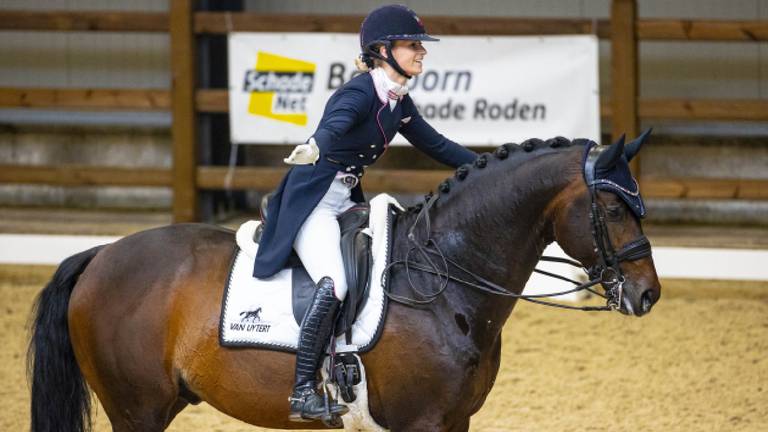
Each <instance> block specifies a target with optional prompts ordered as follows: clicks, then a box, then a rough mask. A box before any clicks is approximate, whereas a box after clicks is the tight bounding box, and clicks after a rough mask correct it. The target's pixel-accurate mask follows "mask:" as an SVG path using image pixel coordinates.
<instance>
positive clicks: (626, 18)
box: [611, 0, 640, 181]
mask: <svg viewBox="0 0 768 432" xmlns="http://www.w3.org/2000/svg"><path fill="white" fill-rule="evenodd" d="M637 63H638V55H637V2H636V0H613V2H612V4H611V110H612V116H611V137H612V139H613V140H616V139H618V138H619V137H620V136H621V134H627V138H628V139H632V138H634V137H635V136H637V133H638V125H639V121H638V116H637V112H638V66H637ZM631 168H632V172H633V173H634V174H635V177H637V178H638V181H639V180H640V164H639V157H635V158H634V159H633V160H632V166H631Z"/></svg>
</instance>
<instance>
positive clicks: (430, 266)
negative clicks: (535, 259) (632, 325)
mask: <svg viewBox="0 0 768 432" xmlns="http://www.w3.org/2000/svg"><path fill="white" fill-rule="evenodd" d="M437 199H438V195H430V196H429V198H428V199H427V200H426V203H425V205H424V206H423V207H422V209H421V211H420V212H419V214H418V216H416V220H415V221H414V223H413V225H411V227H410V229H409V230H408V240H409V241H410V242H411V243H413V244H414V246H413V247H411V248H410V249H409V250H408V252H407V253H406V256H405V259H402V260H395V261H392V262H391V263H389V264H388V265H387V267H386V268H385V269H384V272H383V273H382V281H383V279H384V277H385V275H386V274H388V272H389V270H390V269H391V268H392V267H394V266H396V265H403V266H405V272H406V277H407V279H408V284H409V285H410V287H411V289H412V290H413V291H415V292H416V293H417V294H418V295H419V297H421V299H413V298H408V297H405V296H400V295H397V294H393V293H392V292H390V291H387V290H385V291H384V293H385V294H386V295H387V297H388V298H389V299H390V300H392V301H394V302H397V303H401V304H404V305H407V306H412V307H420V306H426V305H428V304H430V303H432V302H434V301H435V300H436V299H437V298H438V297H439V296H440V295H441V294H442V293H443V292H444V291H445V289H446V288H447V287H448V283H449V282H450V281H454V282H458V283H460V284H462V285H465V286H468V287H470V288H474V289H477V290H479V291H482V292H485V293H488V294H493V295H498V296H502V297H511V298H517V299H521V300H525V301H529V302H531V303H537V304H542V305H545V306H552V307H558V308H563V309H574V310H582V311H608V310H612V309H611V308H610V307H609V306H569V305H563V304H559V303H552V302H548V301H544V300H540V299H541V298H544V297H557V296H561V295H565V294H570V293H574V292H578V291H583V290H587V291H589V292H591V293H593V294H596V295H598V296H600V297H605V296H604V295H603V294H600V293H599V292H597V291H595V290H593V289H591V288H592V287H593V286H595V285H597V284H598V283H600V282H601V279H600V278H595V279H592V280H589V281H587V282H584V283H579V282H577V281H574V280H572V279H569V278H567V277H564V276H560V275H557V274H553V273H550V272H546V271H544V270H539V269H534V271H535V272H537V273H540V274H543V275H545V276H549V277H552V278H556V279H560V280H563V281H566V282H570V283H572V284H574V285H576V287H574V288H572V289H569V290H565V291H559V292H553V293H548V294H518V293H516V292H513V291H510V290H509V289H507V288H505V287H503V286H501V285H498V284H495V283H493V282H491V281H489V280H487V279H485V278H483V277H482V276H480V275H478V274H476V273H473V272H472V271H470V270H468V269H466V268H464V267H463V266H462V265H461V264H459V263H457V262H456V261H454V260H452V259H450V258H448V257H446V256H445V254H444V253H443V252H442V251H441V250H440V248H439V247H438V245H437V244H436V243H435V242H434V240H432V238H429V237H428V238H427V240H426V241H425V242H423V243H421V242H419V241H418V240H417V239H416V235H415V233H414V231H415V229H416V226H417V225H418V223H419V221H420V220H421V219H424V224H425V226H426V231H427V235H429V233H430V232H431V222H430V218H429V209H431V208H432V206H433V205H434V203H435V202H436V201H437ZM413 252H419V254H420V255H421V257H422V258H423V259H424V260H425V261H426V262H427V264H426V265H425V264H421V263H418V262H413V261H412V260H411V258H410V257H411V254H412V253H413ZM433 257H434V258H439V262H440V264H442V265H441V266H438V264H436V263H435V261H434V260H433ZM541 260H542V261H552V262H560V263H565V264H569V265H573V266H576V267H579V268H581V267H582V266H581V264H579V263H577V262H575V261H571V260H568V259H565V258H558V257H548V256H542V257H541ZM449 266H451V267H453V268H454V269H456V270H459V271H460V272H461V273H463V274H464V275H466V276H469V277H471V278H472V280H467V279H465V278H463V277H459V276H456V275H453V274H451V272H450V268H449ZM441 268H442V270H441ZM412 270H417V271H420V272H424V273H429V274H433V275H435V276H438V277H439V278H440V279H442V282H441V285H440V288H439V289H437V290H436V291H434V292H432V293H424V292H421V291H420V290H419V289H418V288H416V286H415V284H414V283H413V280H412V279H411V271H412ZM382 285H383V286H385V287H386V286H387V285H386V284H382Z"/></svg>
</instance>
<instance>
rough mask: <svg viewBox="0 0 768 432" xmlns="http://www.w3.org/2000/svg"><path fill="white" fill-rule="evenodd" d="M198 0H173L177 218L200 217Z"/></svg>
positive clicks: (172, 131) (175, 198) (174, 176)
mask: <svg viewBox="0 0 768 432" xmlns="http://www.w3.org/2000/svg"><path fill="white" fill-rule="evenodd" d="M193 2H194V0H171V5H170V6H171V13H170V20H171V22H170V36H171V114H172V116H173V123H172V125H171V139H172V141H173V169H172V171H173V221H174V222H175V223H178V222H194V221H196V220H197V186H196V178H195V175H196V172H197V131H196V127H195V69H194V67H195V58H194V57H195V47H194V43H195V38H194V31H193V26H192V24H193V16H194V10H193Z"/></svg>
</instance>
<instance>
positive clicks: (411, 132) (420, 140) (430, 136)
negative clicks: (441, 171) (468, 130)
mask: <svg viewBox="0 0 768 432" xmlns="http://www.w3.org/2000/svg"><path fill="white" fill-rule="evenodd" d="M402 103H403V121H402V125H401V126H400V130H399V132H400V133H401V134H402V135H403V136H404V137H405V138H406V139H407V140H408V141H409V142H410V143H411V144H413V146H414V147H416V148H418V149H419V150H421V151H423V152H424V153H426V154H428V155H429V156H430V157H432V158H433V159H435V160H437V161H438V162H442V163H444V164H446V165H448V166H451V167H453V168H456V167H458V166H460V165H463V164H466V163H472V162H473V161H474V160H475V159H476V158H477V154H476V153H475V152H473V151H471V150H469V149H467V148H466V147H464V146H462V145H460V144H457V143H455V142H453V141H451V140H449V139H448V138H446V137H444V136H443V135H441V134H439V133H438V132H437V131H436V130H435V129H434V128H433V127H432V126H430V125H429V123H427V122H426V120H424V118H423V117H422V116H421V114H419V111H418V110H417V109H416V106H415V105H414V103H413V100H412V99H411V97H410V96H408V95H406V96H405V97H404V98H403V101H402Z"/></svg>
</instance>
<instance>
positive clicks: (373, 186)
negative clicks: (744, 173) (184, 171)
mask: <svg viewBox="0 0 768 432" xmlns="http://www.w3.org/2000/svg"><path fill="white" fill-rule="evenodd" d="M285 171H286V169H285V168H259V167H247V168H242V167H238V168H235V169H234V170H232V172H231V173H230V170H229V169H228V168H226V167H215V166H203V167H198V170H197V185H198V186H199V187H200V188H201V189H225V188H226V187H227V185H226V181H227V180H226V179H227V176H228V175H229V174H231V179H230V183H229V188H231V189H254V190H261V191H268V190H272V189H274V188H275V187H277V185H278V184H279V183H280V180H281V179H282V176H283V174H284V173H285ZM452 175H453V172H452V171H446V170H398V169H395V170H384V169H371V170H368V171H367V172H366V174H365V190H366V191H367V192H372V193H379V192H389V193H426V192H428V191H430V190H435V189H436V188H437V185H439V184H440V183H441V182H442V181H443V180H445V179H446V178H448V177H450V176H452ZM641 191H642V192H643V196H645V197H647V198H696V199H744V200H768V180H740V179H701V178H653V177H648V178H643V179H642V180H641Z"/></svg>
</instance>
